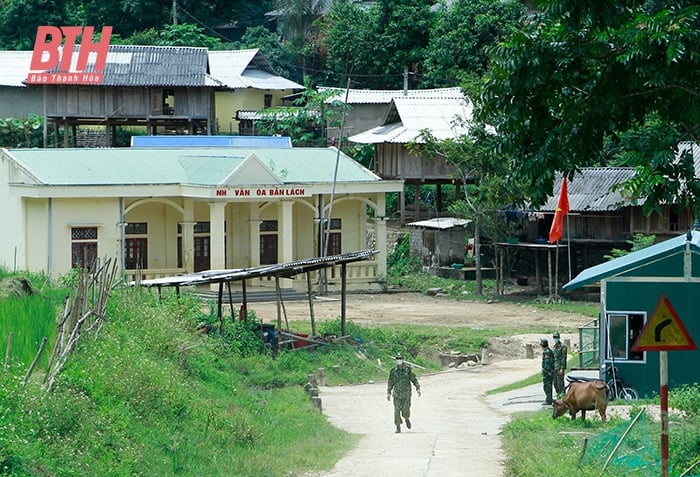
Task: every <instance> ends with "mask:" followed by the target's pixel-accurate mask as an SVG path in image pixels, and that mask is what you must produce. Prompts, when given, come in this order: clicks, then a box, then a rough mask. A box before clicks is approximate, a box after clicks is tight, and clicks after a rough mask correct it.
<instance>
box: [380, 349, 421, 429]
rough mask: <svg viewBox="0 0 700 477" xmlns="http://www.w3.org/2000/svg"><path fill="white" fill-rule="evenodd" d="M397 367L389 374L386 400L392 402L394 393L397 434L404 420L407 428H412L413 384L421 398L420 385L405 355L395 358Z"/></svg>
mask: <svg viewBox="0 0 700 477" xmlns="http://www.w3.org/2000/svg"><path fill="white" fill-rule="evenodd" d="M394 359H395V360H396V366H394V367H393V368H392V369H391V371H390V372H389V381H388V382H387V387H386V400H387V401H391V393H392V391H393V393H394V424H395V425H396V432H397V433H399V432H401V424H402V422H403V420H402V419H401V417H402V416H403V419H405V421H406V427H407V428H408V429H410V428H411V383H413V385H414V386H415V387H416V393H417V394H418V397H420V384H418V378H417V377H416V375H415V374H414V373H413V370H412V369H411V367H410V366H409V365H407V364H405V363H404V361H403V355H402V354H401V353H399V354H398V355H397V356H396V357H395V358H394Z"/></svg>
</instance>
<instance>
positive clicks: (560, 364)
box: [552, 331, 569, 397]
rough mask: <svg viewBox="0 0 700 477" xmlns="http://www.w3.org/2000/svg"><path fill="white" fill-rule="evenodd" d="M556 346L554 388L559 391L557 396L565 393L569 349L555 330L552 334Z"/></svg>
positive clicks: (554, 351) (554, 350)
mask: <svg viewBox="0 0 700 477" xmlns="http://www.w3.org/2000/svg"><path fill="white" fill-rule="evenodd" d="M552 338H553V339H554V346H552V352H553V353H554V390H555V391H556V392H557V397H561V396H562V395H563V394H564V374H565V373H566V354H567V352H568V351H569V350H568V349H567V347H566V345H563V344H562V343H561V340H560V339H559V332H558V331H555V332H554V334H553V335H552Z"/></svg>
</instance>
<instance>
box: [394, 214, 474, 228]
mask: <svg viewBox="0 0 700 477" xmlns="http://www.w3.org/2000/svg"><path fill="white" fill-rule="evenodd" d="M470 223H471V220H467V219H458V218H456V217H436V218H434V219H428V220H419V221H418V222H411V223H409V224H406V225H409V226H411V227H425V228H427V229H440V230H445V229H451V228H453V227H464V226H466V225H468V224H470Z"/></svg>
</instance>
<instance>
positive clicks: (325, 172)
mask: <svg viewBox="0 0 700 477" xmlns="http://www.w3.org/2000/svg"><path fill="white" fill-rule="evenodd" d="M402 187H403V183H402V181H399V180H382V179H381V178H380V177H378V176H377V175H376V174H374V173H373V172H371V171H370V170H368V169H366V168H365V167H363V166H362V165H361V164H359V163H358V162H356V161H355V160H353V159H352V158H350V157H349V156H347V155H345V154H343V153H341V152H339V151H338V150H337V149H335V148H293V147H278V146H274V147H249V148H246V147H143V148H138V147H132V148H118V149H117V148H98V149H88V148H74V149H72V148H65V149H13V150H8V149H0V216H1V217H2V218H3V221H4V223H5V227H6V232H5V233H3V234H1V235H0V266H2V267H5V268H7V269H10V270H28V271H33V272H46V273H48V274H49V275H50V276H53V277H57V276H60V275H62V274H65V273H67V272H68V271H70V270H71V269H73V268H76V267H90V266H92V264H93V263H96V261H98V262H99V260H103V259H106V258H115V259H117V260H118V263H119V264H120V269H121V272H122V274H123V275H124V277H125V279H128V280H133V279H135V278H138V279H151V278H158V277H164V276H172V275H177V274H182V273H190V272H197V271H202V270H210V269H218V270H220V269H232V268H246V267H254V266H258V265H265V264H274V263H285V262H293V261H295V260H301V259H308V258H313V257H319V256H324V255H325V256H328V255H333V254H341V253H347V252H352V251H356V250H363V249H369V248H373V249H376V250H377V251H378V252H379V253H376V254H374V255H373V258H372V260H370V261H361V262H357V263H353V264H350V265H349V269H348V270H347V285H348V286H349V287H356V288H364V289H367V288H369V287H371V286H372V285H376V284H377V283H378V282H379V281H381V280H382V279H383V278H384V277H385V276H386V218H385V216H386V210H385V208H386V199H385V195H386V193H388V192H398V191H401V190H402ZM322 244H325V246H323V245H322ZM322 247H323V248H322ZM324 248H325V250H324ZM329 276H330V277H331V279H330V280H329V282H328V286H329V287H333V286H334V285H337V284H334V282H333V280H332V277H333V276H334V274H333V273H332V271H331V273H330V274H329ZM267 279H268V280H269V277H268V278H267ZM261 280H262V279H261ZM285 280H288V281H287V282H286V283H285V285H286V286H288V287H295V286H296V284H295V283H294V278H288V279H285ZM252 285H255V284H252ZM260 285H265V284H264V283H260ZM306 286H307V283H306V281H305V280H304V283H303V284H299V287H300V288H304V289H305V288H306Z"/></svg>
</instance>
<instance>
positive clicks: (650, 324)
mask: <svg viewBox="0 0 700 477" xmlns="http://www.w3.org/2000/svg"><path fill="white" fill-rule="evenodd" d="M694 349H697V346H696V345H695V343H694V342H693V339H692V338H691V337H690V335H689V334H688V330H686V329H685V326H684V325H683V322H682V321H681V319H680V318H679V317H678V313H676V310H675V309H674V308H673V305H671V302H670V301H669V299H668V298H667V297H666V296H665V295H663V294H662V295H661V297H660V298H659V301H658V302H657V303H656V307H655V308H654V311H653V312H652V314H651V317H650V318H649V320H648V321H647V322H646V323H645V324H644V328H642V331H641V333H639V336H637V339H636V341H635V342H634V345H633V346H632V348H631V350H632V351H658V352H659V398H660V399H659V400H660V403H659V405H660V411H661V477H668V351H678V350H694Z"/></svg>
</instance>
